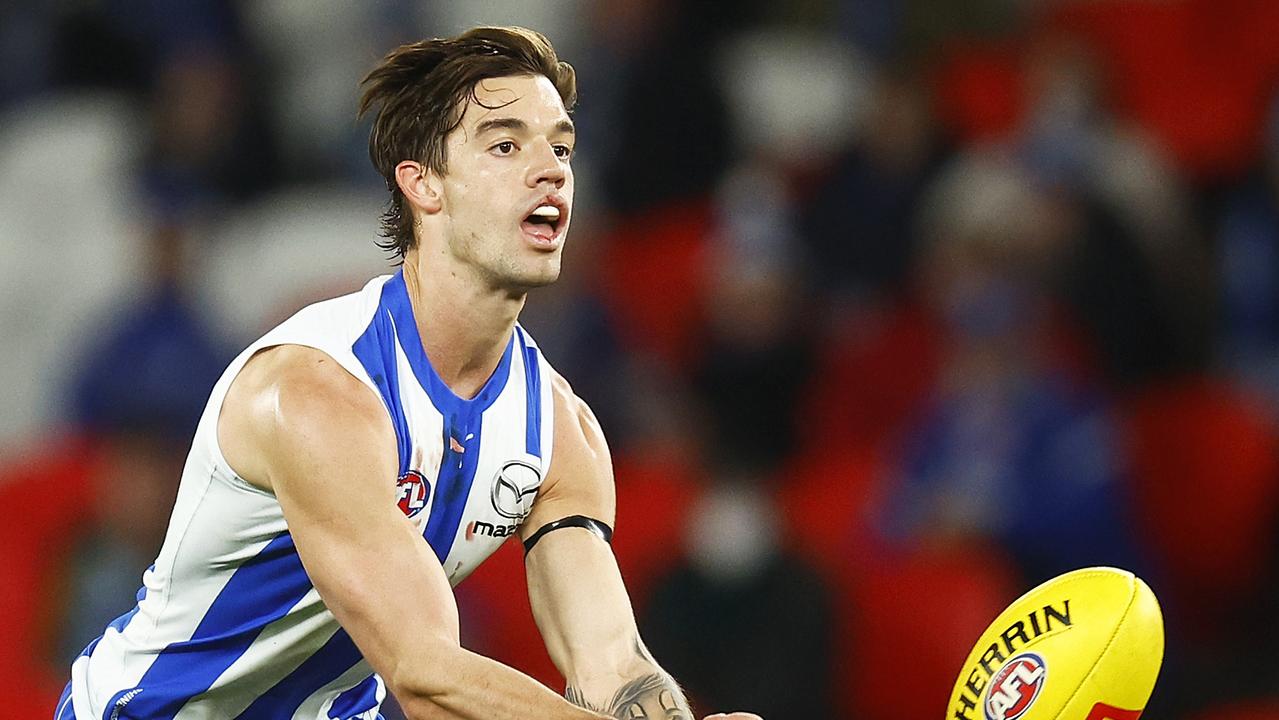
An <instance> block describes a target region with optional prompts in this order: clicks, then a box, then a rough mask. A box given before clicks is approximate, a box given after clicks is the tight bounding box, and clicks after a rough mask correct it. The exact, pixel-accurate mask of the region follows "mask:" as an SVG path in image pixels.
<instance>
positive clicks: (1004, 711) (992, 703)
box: [985, 653, 1048, 720]
mask: <svg viewBox="0 0 1279 720" xmlns="http://www.w3.org/2000/svg"><path fill="white" fill-rule="evenodd" d="M1047 675H1048V666H1047V665H1045V664H1044V659H1043V658H1042V657H1040V656H1038V655H1036V654H1035V653H1022V654H1020V655H1017V656H1016V657H1014V658H1013V659H1011V660H1009V661H1008V662H1006V663H1004V666H1003V667H1001V668H1000V669H999V672H997V673H995V676H994V677H992V678H991V679H990V687H989V688H988V689H987V690H986V702H985V710H986V720H1017V718H1019V717H1021V716H1023V715H1025V714H1026V711H1027V710H1029V709H1030V706H1031V705H1034V704H1035V698H1037V697H1039V691H1040V690H1042V689H1043V688H1044V678H1045V677H1046V676H1047Z"/></svg>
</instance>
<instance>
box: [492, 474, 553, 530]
mask: <svg viewBox="0 0 1279 720" xmlns="http://www.w3.org/2000/svg"><path fill="white" fill-rule="evenodd" d="M541 486H542V471H541V470H540V469H539V468H537V467H534V466H533V465H531V464H529V463H527V462H525V461H523V460H511V461H508V462H507V463H506V464H505V465H503V466H502V469H501V470H499V471H498V472H497V477H496V478H494V479H493V509H494V510H496V511H497V514H498V515H501V516H502V517H504V518H509V519H511V520H523V519H524V518H526V517H528V514H529V513H530V512H532V510H533V499H534V498H536V497H537V489H538V488H540V487H541Z"/></svg>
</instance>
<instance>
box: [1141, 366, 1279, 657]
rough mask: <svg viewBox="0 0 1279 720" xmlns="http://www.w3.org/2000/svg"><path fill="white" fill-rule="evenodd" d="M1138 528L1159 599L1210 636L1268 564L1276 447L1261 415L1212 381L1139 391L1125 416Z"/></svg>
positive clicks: (1276, 498) (1278, 469)
mask: <svg viewBox="0 0 1279 720" xmlns="http://www.w3.org/2000/svg"><path fill="white" fill-rule="evenodd" d="M1129 432H1130V436H1131V454H1132V458H1133V463H1134V478H1133V480H1134V484H1133V488H1134V495H1135V497H1134V503H1135V507H1136V508H1138V509H1139V517H1138V518H1137V522H1138V523H1139V524H1140V527H1141V528H1142V529H1143V530H1144V535H1145V537H1146V539H1147V542H1148V545H1149V547H1150V549H1151V551H1152V552H1153V554H1154V559H1155V561H1156V562H1157V568H1158V570H1159V572H1160V573H1161V578H1160V579H1161V581H1162V583H1163V585H1164V587H1162V588H1161V590H1160V597H1161V598H1162V599H1163V600H1164V601H1165V603H1168V604H1171V605H1173V606H1174V607H1175V608H1176V609H1177V610H1180V611H1181V612H1180V616H1181V617H1182V618H1183V620H1184V621H1187V622H1190V621H1193V622H1194V623H1196V624H1198V626H1199V627H1189V626H1188V627H1186V628H1185V629H1186V630H1188V631H1191V632H1194V631H1199V632H1211V628H1212V627H1214V626H1215V623H1217V622H1221V621H1223V620H1224V619H1225V618H1228V617H1230V615H1231V614H1232V613H1231V611H1232V610H1234V609H1237V608H1238V607H1239V604H1240V603H1245V602H1247V600H1248V598H1249V597H1250V596H1251V595H1254V594H1255V593H1254V591H1255V590H1256V589H1257V587H1258V583H1260V582H1261V581H1262V580H1263V573H1264V568H1266V567H1267V566H1268V565H1269V563H1270V562H1271V560H1272V558H1271V552H1272V548H1273V546H1274V532H1275V531H1274V527H1275V526H1274V522H1275V519H1276V517H1277V515H1276V508H1277V503H1279V483H1276V482H1275V480H1276V478H1277V477H1279V447H1276V435H1275V432H1274V428H1273V427H1271V426H1270V424H1269V422H1268V420H1267V418H1266V416H1265V415H1264V414H1263V413H1262V412H1261V411H1260V410H1259V409H1258V408H1255V407H1254V406H1253V405H1252V404H1251V403H1250V402H1249V401H1248V400H1247V399H1246V398H1243V397H1241V396H1239V395H1238V394H1237V393H1236V392H1235V391H1233V390H1232V389H1230V388H1229V387H1227V386H1225V385H1224V384H1223V383H1221V382H1217V381H1213V380H1209V379H1202V380H1190V381H1184V382H1181V383H1179V384H1176V385H1168V386H1164V387H1161V388H1157V389H1155V390H1152V391H1150V392H1148V393H1146V394H1145V395H1144V396H1142V397H1140V398H1138V400H1137V401H1136V402H1135V403H1134V404H1133V405H1132V407H1131V409H1130V412H1129Z"/></svg>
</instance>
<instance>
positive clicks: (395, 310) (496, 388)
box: [379, 270, 515, 447]
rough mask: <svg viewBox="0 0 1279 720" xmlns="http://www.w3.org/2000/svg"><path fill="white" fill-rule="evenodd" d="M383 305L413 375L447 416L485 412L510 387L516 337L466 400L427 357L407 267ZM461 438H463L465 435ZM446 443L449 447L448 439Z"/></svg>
mask: <svg viewBox="0 0 1279 720" xmlns="http://www.w3.org/2000/svg"><path fill="white" fill-rule="evenodd" d="M381 307H382V308H386V309H387V310H389V311H390V313H391V317H392V318H393V319H394V320H395V330H396V333H397V336H398V337H399V339H400V346H401V347H403V348H404V355H405V356H406V357H407V358H408V359H409V367H412V368H413V374H414V375H416V376H417V380H418V382H419V383H420V384H421V385H422V389H423V390H425V391H426V395H427V397H429V398H431V404H433V405H435V408H436V409H437V410H439V411H440V413H441V414H442V415H444V417H445V419H447V418H448V417H449V415H451V414H455V413H456V414H478V413H481V412H483V411H485V410H487V409H488V407H489V406H490V405H492V404H493V401H494V400H497V396H498V395H501V394H502V389H503V388H505V387H506V379H507V377H509V376H510V374H511V355H512V353H513V349H514V346H515V337H514V336H512V337H511V339H510V340H509V341H507V343H506V351H505V352H504V353H503V354H502V360H501V361H500V362H498V364H497V368H495V369H494V370H493V374H492V375H490V376H489V379H488V380H487V381H486V382H485V383H484V387H482V388H480V391H479V393H477V394H476V395H475V397H473V398H471V399H470V400H463V399H462V398H460V397H458V396H457V395H455V394H454V393H453V390H452V389H450V388H449V386H448V385H446V384H445V383H444V381H443V380H441V379H440V376H439V375H437V374H435V368H433V367H431V361H430V360H429V359H427V357H426V349H425V348H424V347H423V346H422V338H421V336H420V335H418V332H417V321H416V320H414V318H413V305H412V304H411V303H410V302H409V291H408V288H407V287H405V285H404V271H403V270H401V271H400V272H397V273H396V274H395V275H393V276H392V277H391V279H390V280H387V281H386V284H385V285H383V286H382V302H381ZM379 311H380V310H379ZM391 349H392V350H393V348H391ZM458 439H459V440H461V438H458ZM444 446H445V447H448V440H447V438H446V439H445V442H444Z"/></svg>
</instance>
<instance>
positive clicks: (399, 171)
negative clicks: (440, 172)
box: [395, 160, 444, 215]
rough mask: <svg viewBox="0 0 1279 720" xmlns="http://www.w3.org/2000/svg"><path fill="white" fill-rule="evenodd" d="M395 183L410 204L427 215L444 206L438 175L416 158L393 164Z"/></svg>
mask: <svg viewBox="0 0 1279 720" xmlns="http://www.w3.org/2000/svg"><path fill="white" fill-rule="evenodd" d="M395 184H396V185H398V186H399V187H400V192H402V193H404V197H405V198H406V199H407V200H408V201H409V204H410V205H412V206H413V207H416V208H417V209H419V210H421V211H422V212H425V213H427V214H428V215H433V214H435V213H437V212H439V211H440V210H441V209H442V208H443V206H444V204H443V194H442V188H441V187H440V183H439V177H438V176H436V174H435V173H434V172H433V171H432V170H431V169H430V168H428V167H426V166H425V165H423V164H422V163H420V162H417V161H416V160H403V161H401V162H400V164H399V165H396V166H395Z"/></svg>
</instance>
